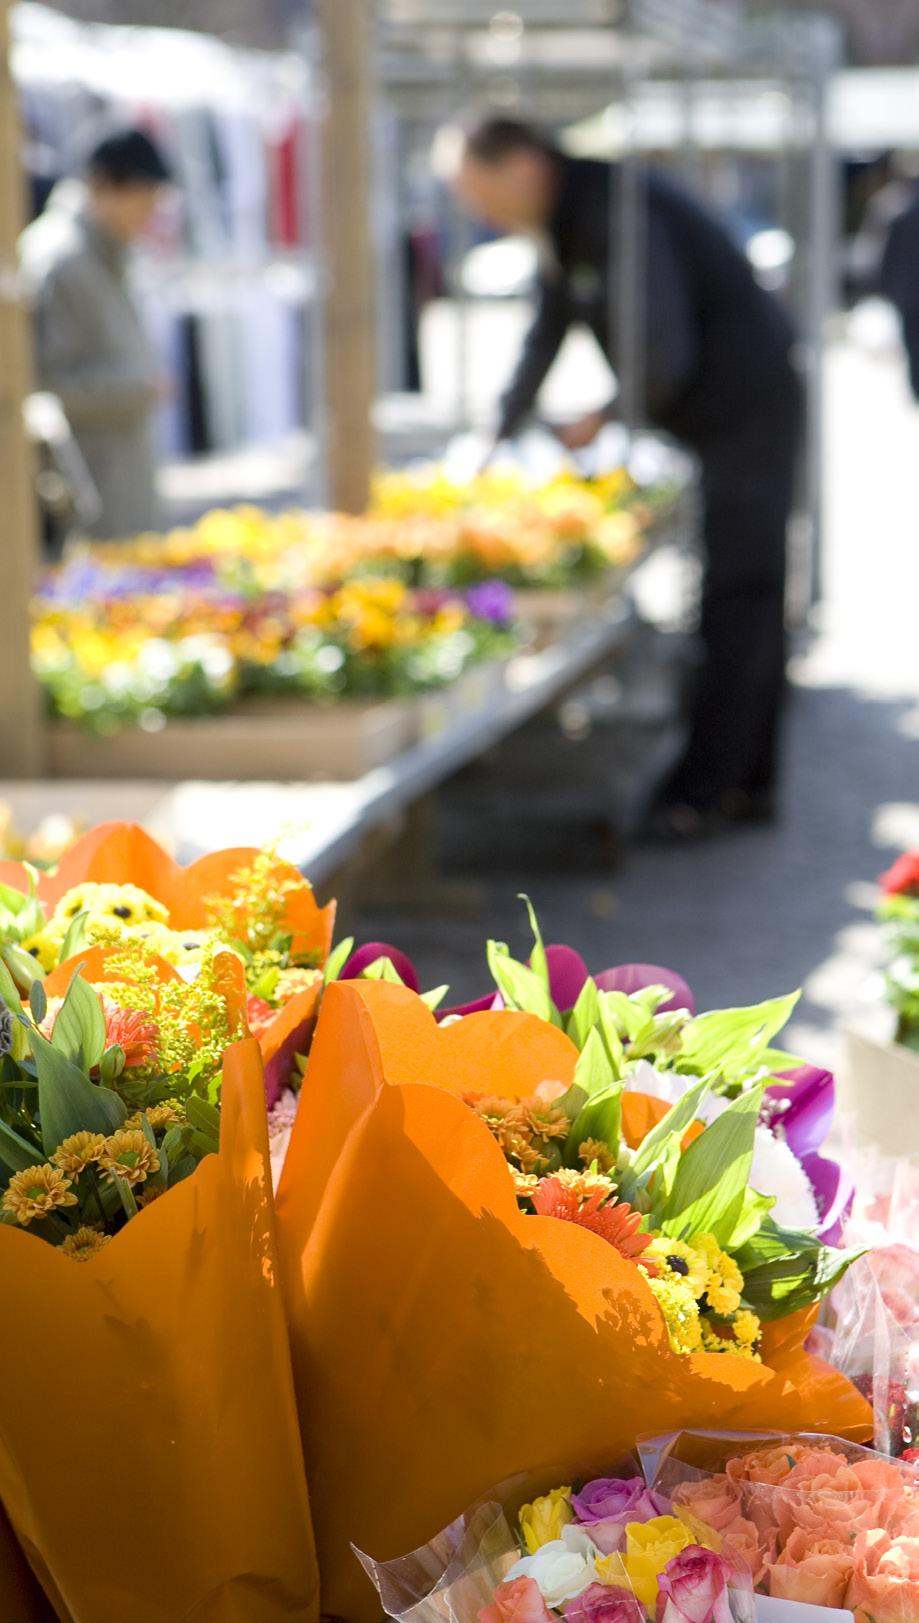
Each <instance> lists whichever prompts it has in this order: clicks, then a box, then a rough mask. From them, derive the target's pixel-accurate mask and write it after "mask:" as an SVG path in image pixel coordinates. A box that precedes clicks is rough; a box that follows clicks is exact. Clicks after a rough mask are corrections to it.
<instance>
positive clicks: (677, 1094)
mask: <svg viewBox="0 0 919 1623" xmlns="http://www.w3.org/2000/svg"><path fill="white" fill-rule="evenodd" d="M697 1081H698V1077H695V1076H677V1075H676V1073H675V1072H673V1071H658V1070H657V1069H656V1067H655V1066H653V1065H652V1064H651V1061H650V1060H647V1059H640V1060H639V1061H638V1064H637V1065H636V1067H635V1069H634V1071H633V1072H632V1074H631V1076H630V1077H628V1078H627V1079H626V1083H625V1091H626V1093H647V1094H650V1096H651V1098H652V1099H661V1100H663V1103H664V1104H665V1105H675V1104H677V1103H678V1102H679V1100H680V1099H682V1097H683V1095H684V1093H688V1092H689V1090H690V1088H694V1087H695V1085H696V1082H697ZM728 1103H729V1101H728V1100H727V1099H719V1098H718V1097H717V1095H716V1094H714V1093H704V1094H703V1095H702V1098H701V1099H700V1100H699V1103H698V1105H697V1106H696V1117H697V1119H698V1120H699V1121H703V1122H704V1123H705V1125H706V1127H708V1126H710V1125H711V1123H712V1122H713V1121H716V1120H717V1118H718V1117H719V1116H721V1115H723V1113H724V1111H725V1110H727V1108H728Z"/></svg>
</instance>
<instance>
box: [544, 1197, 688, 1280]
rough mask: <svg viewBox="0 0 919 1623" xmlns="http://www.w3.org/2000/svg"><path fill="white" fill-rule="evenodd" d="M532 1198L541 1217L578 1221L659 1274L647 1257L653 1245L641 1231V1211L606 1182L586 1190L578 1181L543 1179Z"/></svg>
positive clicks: (625, 1255) (652, 1261) (625, 1254)
mask: <svg viewBox="0 0 919 1623" xmlns="http://www.w3.org/2000/svg"><path fill="white" fill-rule="evenodd" d="M586 1181H587V1180H585V1182H586ZM530 1199H531V1200H532V1202H533V1206H534V1208H535V1211H536V1214H537V1216H539V1217H558V1218H560V1219H561V1220H562V1222H564V1223H577V1224H578V1225H579V1227H580V1228H585V1229H590V1231H591V1233H592V1234H599V1236H600V1238H601V1240H606V1242H607V1244H608V1245H611V1246H614V1247H615V1249H616V1250H617V1251H618V1252H619V1254H620V1256H622V1257H625V1258H627V1260H628V1261H629V1262H637V1261H638V1260H639V1258H641V1260H642V1267H643V1268H645V1270H646V1271H647V1272H648V1273H649V1274H651V1275H653V1274H656V1273H657V1263H656V1262H655V1261H654V1260H653V1258H649V1257H645V1256H644V1252H646V1251H647V1249H648V1246H649V1245H650V1244H651V1235H650V1234H643V1233H641V1212H634V1211H633V1210H632V1208H631V1206H629V1205H628V1204H627V1202H626V1201H624V1200H616V1199H615V1198H613V1197H611V1196H610V1195H609V1194H608V1193H607V1190H606V1189H604V1188H603V1186H602V1185H599V1186H598V1185H597V1184H595V1185H594V1187H593V1188H587V1189H585V1188H583V1187H579V1186H578V1183H576V1182H575V1181H574V1180H571V1181H563V1180H562V1179H561V1178H558V1177H551V1178H543V1180H542V1182H541V1183H540V1185H539V1188H538V1189H536V1190H534V1191H533V1193H532V1194H531V1196H530Z"/></svg>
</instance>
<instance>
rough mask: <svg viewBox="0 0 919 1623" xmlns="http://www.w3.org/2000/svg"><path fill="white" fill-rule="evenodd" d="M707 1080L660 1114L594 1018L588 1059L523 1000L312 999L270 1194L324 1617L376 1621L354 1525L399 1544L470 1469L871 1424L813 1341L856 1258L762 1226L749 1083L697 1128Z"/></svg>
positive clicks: (479, 1473)
mask: <svg viewBox="0 0 919 1623" xmlns="http://www.w3.org/2000/svg"><path fill="white" fill-rule="evenodd" d="M627 1001H628V1000H627ZM652 1002H653V1003H655V1004H656V997H655V999H652ZM635 1007H636V1015H638V1014H640V1016H641V1019H642V1020H643V1021H644V1020H645V1019H647V1016H648V1010H647V1008H646V1007H644V1005H642V1004H641V1003H639V1004H638V1005H636V1006H635ZM630 1008H631V1004H630ZM622 1018H625V1013H624V1011H623V1014H622ZM613 1035H615V1037H616V1040H617V1041H618V1043H619V1046H620V1048H621V1049H622V1050H623V1052H624V1051H625V1048H626V1042H627V1038H626V1039H623V1037H622V1036H620V1035H619V1032H618V1029H616V1030H615V1032H614V1028H613V1026H612V1025H611V1026H610V1041H612V1038H613ZM735 1042H736V1043H737V1044H738V1045H739V1046H740V1047H741V1048H743V1049H744V1053H745V1056H746V1054H747V1051H748V1049H749V1046H750V1045H749V1043H748V1042H744V1041H742V1040H741V1039H740V1038H735ZM730 1054H731V1049H730V1043H728V1045H727V1048H726V1049H725V1051H724V1053H723V1055H722V1061H721V1065H720V1066H716V1065H714V1064H710V1065H709V1067H708V1069H709V1071H710V1072H712V1073H719V1074H720V1072H721V1070H723V1069H724V1068H727V1069H728V1070H730V1069H731V1066H730V1064H729V1060H730ZM757 1064H759V1062H757ZM767 1074H768V1067H767ZM713 1080H715V1075H714V1074H713V1075H711V1076H710V1075H703V1076H699V1077H696V1078H695V1079H693V1080H691V1081H690V1082H689V1085H688V1087H687V1089H686V1090H685V1091H684V1092H683V1093H682V1094H681V1097H680V1098H679V1099H678V1100H677V1102H676V1103H675V1104H673V1105H670V1106H668V1105H667V1103H666V1102H664V1101H662V1100H660V1099H656V1098H654V1097H653V1096H651V1095H649V1094H648V1095H645V1094H641V1093H639V1092H637V1091H634V1092H629V1091H627V1090H626V1088H625V1086H624V1083H623V1078H622V1076H621V1075H617V1074H616V1072H615V1069H614V1068H613V1067H611V1065H610V1062H609V1055H608V1052H607V1049H606V1047H605V1046H603V1044H602V1041H601V1038H600V1035H599V1034H598V1033H594V1035H592V1036H590V1035H589V1036H588V1038H587V1039H585V1041H584V1043H583V1046H582V1047H581V1048H580V1049H579V1047H578V1046H577V1044H576V1043H575V1042H574V1041H573V1040H572V1039H571V1037H570V1036H569V1035H568V1034H567V1033H566V1032H564V1031H563V1030H562V1029H561V1027H560V1025H559V1024H556V1023H554V1022H553V1021H552V1020H551V1019H544V1018H538V1017H537V1016H535V1015H532V1014H527V1013H522V1012H519V1011H514V1010H509V1009H502V1010H487V1011H483V1012H480V1013H476V1014H472V1015H469V1016H467V1017H464V1018H459V1019H454V1020H452V1021H450V1020H447V1021H444V1022H443V1023H441V1024H440V1025H438V1024H437V1022H436V1020H435V1018H434V1016H433V1015H432V1013H431V1012H430V1010H429V1009H428V1008H426V1007H425V1005H424V1003H423V1002H422V1001H421V1000H420V999H419V998H418V997H417V995H415V994H413V993H412V992H410V991H409V990H408V989H407V988H405V987H403V986H396V985H391V984H387V983H386V980H385V979H384V980H381V981H380V982H379V983H376V984H375V983H373V982H366V981H364V982H351V983H347V982H346V983H341V984H336V985H333V986H330V987H329V988H328V990H327V992H326V995H325V998H324V1000H323V1007H322V1013H321V1016H320V1019H319V1022H318V1026H317V1031H316V1035H315V1038H314V1043H313V1047H312V1050H311V1055H310V1064H309V1070H308V1073H307V1077H306V1081H305V1085H304V1091H303V1094H302V1104H301V1108H300V1110H299V1112H298V1114H297V1117H296V1120H295V1122H294V1125H293V1131H292V1135H291V1141H290V1146H289V1150H288V1154H287V1158H286V1161H285V1165H284V1170H283V1172H282V1175H281V1182H280V1186H279V1191H278V1232H279V1241H280V1250H281V1259H282V1273H281V1278H282V1286H283V1290H284V1294H285V1300H286V1304H287V1315H288V1322H289V1325H290V1334H291V1345H292V1351H293V1357H294V1370H295V1381H296V1385H297V1392H298V1402H299V1407H300V1414H301V1423H302V1426H303V1432H304V1441H305V1451H306V1456H307V1458H308V1460H309V1462H310V1469H311V1471H312V1472H314V1473H315V1476H316V1480H317V1481H321V1482H322V1485H323V1491H322V1494H321V1495H319V1496H317V1502H316V1505H315V1509H314V1515H315V1525H316V1534H317V1544H318V1551H319V1559H320V1570H321V1582H322V1585H323V1605H324V1608H325V1609H326V1610H328V1611H331V1612H334V1613H337V1614H338V1615H341V1616H347V1617H349V1618H351V1619H354V1620H356V1623H361V1620H363V1619H364V1618H367V1619H370V1618H372V1617H373V1616H374V1615H375V1614H374V1610H373V1607H374V1601H373V1597H372V1594H368V1592H367V1590H366V1589H363V1590H362V1589H361V1587H360V1584H359V1583H358V1582H357V1581H356V1579H357V1578H359V1574H357V1575H356V1574H355V1572H354V1569H353V1567H352V1565H351V1561H350V1555H349V1541H350V1540H351V1539H353V1540H354V1541H355V1542H356V1543H357V1544H358V1545H359V1546H360V1547H361V1548H363V1549H369V1550H372V1551H373V1552H374V1554H375V1555H376V1554H381V1555H386V1554H389V1553H396V1552H398V1551H399V1550H406V1549H412V1548H415V1547H418V1546H420V1545H422V1544H423V1543H424V1542H425V1541H426V1540H427V1539H429V1538H430V1537H431V1533H432V1530H433V1529H436V1528H437V1527H438V1526H443V1525H445V1524H446V1523H448V1522H449V1521H450V1519H451V1517H454V1516H455V1515H456V1514H457V1511H458V1509H459V1507H461V1506H462V1505H463V1504H464V1503H469V1502H470V1500H472V1499H473V1498H474V1496H475V1495H476V1494H477V1493H479V1492H480V1491H481V1484H482V1483H483V1482H494V1481H503V1480H505V1479H507V1478H508V1477H509V1476H512V1475H513V1474H515V1473H516V1472H519V1471H521V1470H526V1471H529V1472H541V1471H542V1470H543V1469H546V1470H548V1469H551V1470H552V1475H551V1476H549V1477H548V1480H549V1481H552V1480H555V1481H558V1480H559V1478H560V1474H561V1472H565V1473H566V1478H564V1479H568V1480H570V1478H567V1473H568V1472H571V1473H572V1474H574V1473H575V1472H576V1471H577V1470H578V1469H581V1470H583V1467H584V1462H585V1461H587V1460H589V1459H596V1458H597V1457H598V1454H600V1455H601V1457H602V1456H605V1457H606V1458H607V1459H608V1458H617V1457H620V1456H622V1455H623V1454H625V1453H627V1452H628V1451H629V1450H630V1449H632V1448H634V1446H635V1442H636V1439H637V1438H638V1437H639V1436H641V1435H642V1434H643V1433H648V1432H659V1431H660V1430H661V1429H662V1427H663V1428H668V1427H671V1428H673V1429H678V1428H680V1427H685V1426H687V1425H697V1426H698V1425H704V1426H719V1427H722V1428H726V1429H742V1430H743V1429H751V1428H759V1427H762V1426H763V1425H767V1426H772V1427H774V1428H776V1429H787V1428H788V1427H789V1425H793V1426H794V1427H795V1428H799V1429H810V1430H814V1429H824V1430H826V1431H828V1432H833V1433H837V1434H842V1435H851V1436H853V1437H857V1438H863V1437H866V1436H868V1435H870V1430H871V1417H870V1410H869V1408H868V1405H867V1404H866V1403H865V1401H864V1399H863V1398H862V1397H861V1396H860V1394H859V1393H857V1392H856V1391H855V1389H854V1388H853V1387H852V1386H851V1384H850V1383H849V1382H848V1381H846V1380H845V1379H844V1378H843V1377H842V1376H841V1375H840V1374H838V1373H837V1372H835V1371H834V1370H832V1369H831V1368H830V1367H829V1366H828V1365H826V1364H823V1363H822V1362H821V1361H820V1360H818V1359H814V1358H813V1357H811V1356H810V1355H809V1354H808V1353H807V1352H806V1350H805V1347H804V1341H805V1338H806V1335H807V1333H808V1330H809V1328H810V1326H811V1324H812V1322H813V1319H814V1316H815V1314H816V1311H817V1303H818V1301H819V1299H820V1297H821V1296H822V1295H823V1294H824V1293H825V1291H826V1290H828V1289H829V1288H830V1286H831V1284H832V1282H833V1280H834V1279H836V1278H838V1277H839V1275H840V1274H841V1273H842V1272H843V1271H844V1270H845V1268H846V1267H847V1265H848V1263H849V1262H850V1261H851V1257H849V1256H847V1255H846V1254H841V1253H839V1252H836V1251H835V1250H833V1249H832V1248H830V1247H827V1246H825V1245H824V1244H823V1242H822V1241H820V1240H819V1239H818V1237H817V1236H816V1235H815V1234H814V1233H807V1232H805V1231H792V1230H786V1229H784V1228H782V1227H780V1226H778V1225H772V1226H770V1227H768V1228H765V1232H764V1226H765V1225H766V1224H767V1223H768V1222H769V1213H770V1206H771V1197H769V1196H762V1195H760V1193H759V1191H758V1190H756V1189H755V1187H754V1188H751V1187H750V1182H749V1180H750V1175H751V1167H752V1157H753V1149H754V1142H755V1134H756V1127H757V1123H758V1121H759V1116H760V1111H761V1107H762V1091H763V1086H764V1083H763V1082H757V1083H755V1084H751V1085H750V1086H746V1087H744V1088H742V1089H740V1090H739V1091H738V1092H737V1093H736V1096H735V1097H733V1098H726V1099H725V1108H724V1109H723V1110H722V1111H720V1112H719V1113H718V1114H717V1115H716V1116H715V1118H714V1119H713V1120H712V1121H711V1122H710V1123H706V1122H705V1121H704V1120H702V1119H700V1106H701V1104H702V1101H703V1100H704V1098H705V1097H706V1094H707V1092H708V1091H709V1089H710V1086H711V1083H712V1081H713ZM547 1084H548V1086H547ZM490 1101H497V1102H498V1103H499V1107H500V1108H498V1109H496V1110H492V1109H491V1108H490V1104H489V1102H490ZM562 1118H564V1120H563V1119H562ZM496 1128H497V1129H498V1130H497V1131H496ZM524 1140H527V1141H528V1150H527V1153H526V1154H525V1155H524V1157H523V1158H521V1156H520V1155H519V1153H518V1150H519V1149H520V1148H521V1146H522V1143H523V1141H524ZM582 1150H583V1153H582ZM530 1152H533V1153H534V1159H533V1160H530V1164H529V1166H528V1167H525V1166H524V1160H526V1159H529V1155H530ZM601 1163H602V1165H603V1168H604V1170H601ZM521 1179H522V1180H523V1183H521ZM531 1180H532V1181H531ZM534 1185H535V1187H534ZM658 1242H659V1243H658ZM671 1259H672V1260H671ZM344 1279H347V1280H349V1281H350V1282H351V1287H350V1288H349V1289H348V1290H347V1291H343V1290H342V1288H341V1282H342V1280H344ZM709 1346H711V1347H712V1349H713V1350H711V1351H709V1350H708V1348H709ZM716 1347H717V1349H718V1350H714V1349H715V1348H716ZM792 1417H793V1418H792ZM357 1450H359V1452H360V1457H361V1459H362V1462H363V1469H362V1471H361V1472H360V1473H357V1474H355V1473H354V1472H353V1471H350V1470H347V1469H346V1468H345V1464H344V1462H345V1460H346V1459H348V1458H351V1457H354V1456H355V1451H357ZM391 1478H395V1479H397V1480H398V1481H399V1483H400V1489H399V1493H398V1494H389V1493H388V1494H381V1493H380V1492H379V1487H378V1484H379V1483H380V1482H381V1481H383V1480H386V1479H391ZM564 1479H563V1480H564Z"/></svg>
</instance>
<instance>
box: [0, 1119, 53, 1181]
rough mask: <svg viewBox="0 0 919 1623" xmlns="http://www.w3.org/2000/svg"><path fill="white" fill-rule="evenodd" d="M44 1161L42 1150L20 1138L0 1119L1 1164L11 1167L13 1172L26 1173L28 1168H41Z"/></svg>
mask: <svg viewBox="0 0 919 1623" xmlns="http://www.w3.org/2000/svg"><path fill="white" fill-rule="evenodd" d="M44 1159H45V1158H44V1156H43V1155H42V1153H41V1150H37V1149H36V1148H35V1145H34V1144H30V1143H29V1142H28V1139H25V1138H20V1136H19V1134H18V1133H16V1132H14V1131H13V1129H12V1127H10V1126H9V1125H8V1123H7V1122H5V1121H4V1120H3V1118H2V1117H0V1163H2V1164H3V1165H4V1166H6V1167H9V1169H10V1171H11V1172H24V1171H25V1169H26V1167H37V1166H40V1165H41V1163H42V1161H43V1160H44Z"/></svg>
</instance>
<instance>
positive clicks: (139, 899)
mask: <svg viewBox="0 0 919 1623" xmlns="http://www.w3.org/2000/svg"><path fill="white" fill-rule="evenodd" d="M78 913H88V914H89V916H90V918H92V919H112V920H114V921H117V922H120V923H121V925H123V926H124V927H128V926H130V925H132V924H144V923H147V922H150V923H153V922H158V923H160V924H166V923H167V922H168V919H169V910H168V908H165V907H164V906H163V904H162V902H158V901H157V900H156V898H155V897H153V896H148V894H147V892H146V891H145V890H141V889H140V886H139V885H111V884H92V883H90V882H89V881H87V882H86V883H84V884H82V885H75V886H74V887H73V889H72V890H68V891H65V893H64V895H63V896H62V897H61V899H60V901H59V902H58V904H57V906H56V908H55V909H54V915H53V920H54V922H59V921H64V922H65V923H67V924H69V923H70V921H71V919H75V918H76V916H77V914H78Z"/></svg>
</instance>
